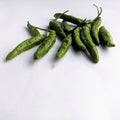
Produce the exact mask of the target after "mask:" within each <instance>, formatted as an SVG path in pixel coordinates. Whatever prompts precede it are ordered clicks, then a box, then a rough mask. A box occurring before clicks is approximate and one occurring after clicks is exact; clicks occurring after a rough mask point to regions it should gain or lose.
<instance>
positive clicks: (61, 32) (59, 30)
mask: <svg viewBox="0 0 120 120" xmlns="http://www.w3.org/2000/svg"><path fill="white" fill-rule="evenodd" d="M49 27H50V29H51V30H55V32H56V34H57V35H58V36H59V37H60V38H61V39H64V38H65V37H66V34H65V32H64V30H63V29H62V27H61V26H60V25H59V24H58V23H57V21H55V20H52V21H50V22H49Z"/></svg>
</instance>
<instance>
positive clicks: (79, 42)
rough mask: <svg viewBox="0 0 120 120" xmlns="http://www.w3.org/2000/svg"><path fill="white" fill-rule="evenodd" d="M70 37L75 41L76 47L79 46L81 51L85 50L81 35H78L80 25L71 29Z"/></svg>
mask: <svg viewBox="0 0 120 120" xmlns="http://www.w3.org/2000/svg"><path fill="white" fill-rule="evenodd" d="M72 38H73V42H74V43H75V45H76V46H77V48H79V49H80V50H83V51H85V50H86V46H85V45H84V43H83V42H82V40H81V37H80V27H77V28H76V29H75V30H74V31H73V33H72Z"/></svg>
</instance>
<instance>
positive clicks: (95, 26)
mask: <svg viewBox="0 0 120 120" xmlns="http://www.w3.org/2000/svg"><path fill="white" fill-rule="evenodd" d="M100 24H101V17H97V18H96V19H95V20H94V21H93V22H92V24H91V31H90V33H91V37H92V39H93V41H94V43H95V44H96V45H99V44H100V39H99V34H98V28H99V26H100Z"/></svg>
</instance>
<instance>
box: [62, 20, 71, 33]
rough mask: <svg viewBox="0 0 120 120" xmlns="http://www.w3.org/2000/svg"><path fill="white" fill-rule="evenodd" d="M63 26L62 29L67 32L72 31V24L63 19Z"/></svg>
mask: <svg viewBox="0 0 120 120" xmlns="http://www.w3.org/2000/svg"><path fill="white" fill-rule="evenodd" d="M61 27H62V29H63V30H64V32H65V33H66V34H69V32H70V31H71V27H70V25H69V24H68V23H67V21H64V20H63V21H62V23H61Z"/></svg>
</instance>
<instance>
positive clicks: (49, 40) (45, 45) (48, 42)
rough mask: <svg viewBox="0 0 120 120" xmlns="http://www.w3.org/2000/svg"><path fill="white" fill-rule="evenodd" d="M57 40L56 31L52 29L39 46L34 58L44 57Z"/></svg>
mask: <svg viewBox="0 0 120 120" xmlns="http://www.w3.org/2000/svg"><path fill="white" fill-rule="evenodd" d="M55 41H56V32H55V31H54V30H51V31H50V34H49V35H48V36H47V37H46V38H45V39H44V41H43V42H42V43H41V45H40V46H39V48H38V49H37V51H36V52H35V54H34V59H39V58H41V57H43V56H44V55H45V54H47V53H48V51H49V50H50V49H51V48H52V46H53V45H54V43H55Z"/></svg>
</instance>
